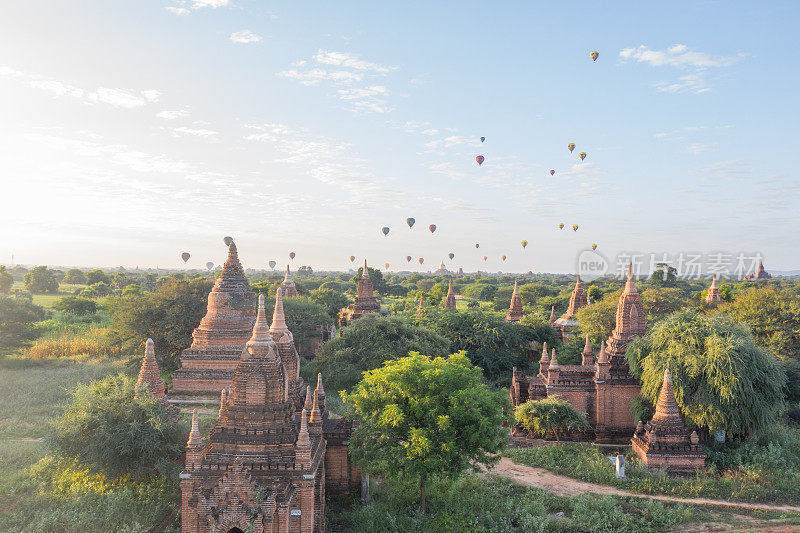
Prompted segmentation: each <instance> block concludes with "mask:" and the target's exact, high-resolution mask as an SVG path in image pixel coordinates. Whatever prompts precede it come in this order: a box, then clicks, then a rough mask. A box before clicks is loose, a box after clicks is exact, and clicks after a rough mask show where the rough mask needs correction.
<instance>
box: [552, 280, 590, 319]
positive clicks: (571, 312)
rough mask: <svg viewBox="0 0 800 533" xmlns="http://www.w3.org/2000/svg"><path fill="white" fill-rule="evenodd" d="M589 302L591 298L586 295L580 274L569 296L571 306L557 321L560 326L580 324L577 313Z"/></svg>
mask: <svg viewBox="0 0 800 533" xmlns="http://www.w3.org/2000/svg"><path fill="white" fill-rule="evenodd" d="M588 304H589V299H588V298H587V297H586V292H585V291H584V290H583V286H582V285H581V276H580V274H579V275H578V279H577V280H576V281H575V288H574V289H572V294H571V295H570V297H569V307H567V311H566V312H565V313H564V314H563V315H561V316H560V317H559V318H558V319H557V320H556V321H555V323H556V324H557V325H559V326H579V325H580V324H579V323H578V321H577V320H575V318H574V317H575V313H577V312H578V309H580V308H581V307H585V306H586V305H588Z"/></svg>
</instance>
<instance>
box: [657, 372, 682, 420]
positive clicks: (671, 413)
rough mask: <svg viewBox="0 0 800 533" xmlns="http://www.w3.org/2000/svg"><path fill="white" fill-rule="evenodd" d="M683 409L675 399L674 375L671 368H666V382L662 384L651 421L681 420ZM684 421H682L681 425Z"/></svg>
mask: <svg viewBox="0 0 800 533" xmlns="http://www.w3.org/2000/svg"><path fill="white" fill-rule="evenodd" d="M680 416H681V410H680V408H679V407H678V402H677V401H676V400H675V393H674V392H673V390H672V375H671V374H670V373H669V368H667V369H665V370H664V382H663V383H662V385H661V392H660V393H659V394H658V403H656V412H655V414H654V415H653V418H652V420H651V423H663V422H665V421H668V420H670V421H676V420H680ZM682 424H683V422H682V421H681V425H682Z"/></svg>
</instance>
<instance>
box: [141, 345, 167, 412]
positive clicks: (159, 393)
mask: <svg viewBox="0 0 800 533" xmlns="http://www.w3.org/2000/svg"><path fill="white" fill-rule="evenodd" d="M145 390H147V391H149V392H150V394H151V395H152V396H153V397H155V398H164V397H165V396H166V395H167V386H166V384H165V383H164V380H163V379H161V370H159V368H158V362H157V361H156V354H155V349H154V346H153V339H147V342H146V343H145V346H144V359H143V360H142V367H141V368H140V369H139V379H137V380H136V392H135V394H134V398H137V397H139V395H140V394H141V393H142V392H143V391H145Z"/></svg>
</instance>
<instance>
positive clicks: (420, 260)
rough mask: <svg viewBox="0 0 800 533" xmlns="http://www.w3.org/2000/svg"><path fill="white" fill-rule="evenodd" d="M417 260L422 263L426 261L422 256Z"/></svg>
mask: <svg viewBox="0 0 800 533" xmlns="http://www.w3.org/2000/svg"><path fill="white" fill-rule="evenodd" d="M417 261H419V264H420V265H421V264H422V263H424V262H425V260H424V259H423V258H421V257H420V258H419V259H417Z"/></svg>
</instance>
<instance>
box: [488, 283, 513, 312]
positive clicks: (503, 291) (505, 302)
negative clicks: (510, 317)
mask: <svg viewBox="0 0 800 533" xmlns="http://www.w3.org/2000/svg"><path fill="white" fill-rule="evenodd" d="M513 292H514V288H513V287H500V288H499V289H497V292H495V293H494V299H493V300H492V307H494V310H495V311H503V312H505V311H507V310H508V307H509V305H511V294H512V293H513Z"/></svg>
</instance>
